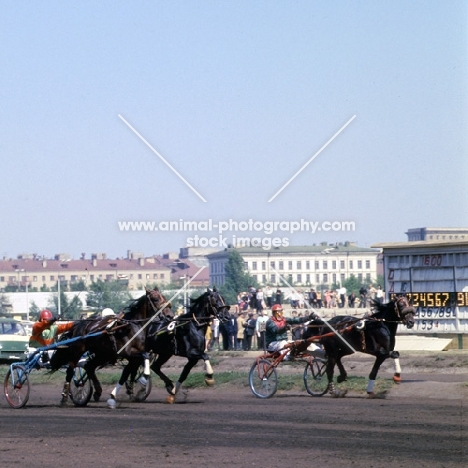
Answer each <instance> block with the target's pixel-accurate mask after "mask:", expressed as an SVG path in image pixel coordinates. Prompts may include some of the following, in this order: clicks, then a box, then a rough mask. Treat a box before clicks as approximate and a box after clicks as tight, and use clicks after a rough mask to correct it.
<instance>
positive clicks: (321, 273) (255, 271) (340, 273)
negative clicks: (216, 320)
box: [208, 242, 380, 288]
mask: <svg viewBox="0 0 468 468" xmlns="http://www.w3.org/2000/svg"><path fill="white" fill-rule="evenodd" d="M231 249H232V248H227V249H224V250H222V251H219V252H216V253H213V254H210V255H208V260H209V263H210V283H211V284H213V285H222V284H224V282H225V276H226V273H225V266H226V263H227V261H228V258H229V252H230V250H231ZM237 251H238V252H239V254H240V255H241V256H242V258H243V259H244V266H245V269H246V270H247V271H248V272H249V273H250V274H251V275H252V276H253V277H254V278H255V279H256V280H257V281H258V282H259V283H260V284H261V285H266V284H270V285H273V286H286V284H285V283H284V282H283V281H282V280H281V278H280V276H281V277H283V278H284V279H285V280H286V281H288V282H289V283H290V284H294V285H301V286H311V287H316V288H320V286H321V285H324V286H325V285H327V287H329V286H331V285H332V284H333V283H335V284H341V283H342V282H343V281H345V280H346V279H348V278H349V277H350V276H351V275H354V276H355V277H356V278H357V279H358V280H359V281H361V282H364V283H365V282H367V283H373V282H375V280H376V278H377V264H378V256H379V254H380V250H378V249H369V248H365V247H358V246H356V245H355V244H354V243H350V242H346V243H343V244H333V245H328V244H326V243H324V244H321V245H314V246H289V247H277V248H272V249H271V250H264V249H262V248H261V247H242V248H237Z"/></svg>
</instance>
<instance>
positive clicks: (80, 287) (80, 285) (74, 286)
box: [70, 280, 86, 291]
mask: <svg viewBox="0 0 468 468" xmlns="http://www.w3.org/2000/svg"><path fill="white" fill-rule="evenodd" d="M70 291H86V284H85V282H84V281H83V280H80V281H77V282H76V283H71V284H70Z"/></svg>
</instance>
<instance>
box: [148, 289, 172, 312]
mask: <svg viewBox="0 0 468 468" xmlns="http://www.w3.org/2000/svg"><path fill="white" fill-rule="evenodd" d="M146 299H147V302H148V306H149V308H150V310H149V313H148V315H149V316H153V315H155V314H157V313H160V314H162V315H163V316H172V309H171V308H172V304H171V303H170V302H168V301H167V300H166V298H165V297H164V296H163V295H162V294H161V292H160V291H159V289H158V288H154V289H146Z"/></svg>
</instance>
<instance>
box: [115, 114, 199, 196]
mask: <svg viewBox="0 0 468 468" xmlns="http://www.w3.org/2000/svg"><path fill="white" fill-rule="evenodd" d="M118 115H119V118H120V119H121V120H122V121H123V122H124V123H125V125H127V127H128V128H129V129H130V130H132V131H133V133H135V135H137V136H138V138H140V140H141V141H142V142H143V143H145V145H146V146H148V148H149V149H150V150H151V151H152V152H153V153H154V154H155V155H156V156H157V157H158V158H159V159H160V160H161V161H162V162H163V163H164V164H166V165H167V167H169V169H171V170H172V172H174V174H176V175H177V176H178V177H179V179H180V180H182V182H184V183H185V185H187V187H189V188H190V189H192V191H193V192H194V193H195V194H196V195H197V196H198V197H200V198H201V199H202V200H203V201H204V202H205V203H206V200H205V199H204V198H203V197H202V196H201V195H200V194H199V193H198V192H197V191H196V190H195V189H194V188H193V187H192V186H191V185H190V183H189V182H187V181H186V180H185V178H184V177H183V176H182V175H181V174H179V172H177V170H176V169H175V168H174V167H172V166H171V164H170V163H169V162H168V161H166V159H164V158H163V156H161V155H160V154H159V153H158V152H157V151H156V150H155V149H154V148H153V147H152V146H151V145H150V144H149V143H148V142H147V141H146V140H145V139H144V138H143V136H142V135H140V134H139V133H138V132H137V131H136V130H135V129H134V128H133V127H132V126H131V125H130V124H129V123H128V122H127V121H126V120H125V119H124V118H123V117H122V116H121V115H120V114H118Z"/></svg>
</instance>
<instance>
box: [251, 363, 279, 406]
mask: <svg viewBox="0 0 468 468" xmlns="http://www.w3.org/2000/svg"><path fill="white" fill-rule="evenodd" d="M249 384H250V389H251V390H252V393H253V394H254V395H255V396H256V397H258V398H270V397H272V396H273V395H274V394H275V393H276V390H277V388H278V374H277V373H276V368H275V367H272V365H271V362H270V361H268V360H266V359H260V361H258V362H255V363H254V365H253V366H252V368H251V369H250V374H249Z"/></svg>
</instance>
